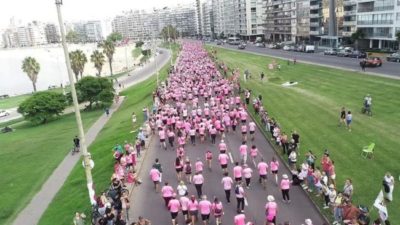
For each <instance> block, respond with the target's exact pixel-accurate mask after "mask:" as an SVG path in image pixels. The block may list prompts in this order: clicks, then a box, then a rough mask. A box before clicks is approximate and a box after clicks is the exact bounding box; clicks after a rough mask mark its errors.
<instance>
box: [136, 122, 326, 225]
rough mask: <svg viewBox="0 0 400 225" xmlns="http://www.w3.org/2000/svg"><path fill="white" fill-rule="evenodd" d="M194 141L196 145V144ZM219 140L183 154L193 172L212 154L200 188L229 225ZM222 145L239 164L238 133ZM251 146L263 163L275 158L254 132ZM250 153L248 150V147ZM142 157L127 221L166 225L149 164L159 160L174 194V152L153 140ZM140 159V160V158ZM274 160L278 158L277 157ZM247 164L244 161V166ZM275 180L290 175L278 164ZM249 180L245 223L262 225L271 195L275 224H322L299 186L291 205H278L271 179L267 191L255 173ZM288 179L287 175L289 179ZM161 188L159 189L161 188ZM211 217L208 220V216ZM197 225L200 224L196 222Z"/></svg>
mask: <svg viewBox="0 0 400 225" xmlns="http://www.w3.org/2000/svg"><path fill="white" fill-rule="evenodd" d="M198 140H199V139H198V137H197V139H196V141H198ZM219 142H220V138H218V139H217V144H215V145H213V144H211V142H210V141H209V140H207V141H206V142H205V143H204V144H200V143H197V144H196V145H195V146H192V145H191V144H186V147H185V151H186V155H187V156H189V158H190V160H191V162H192V165H193V168H194V163H195V161H196V159H197V158H198V157H199V158H200V159H201V160H202V161H203V163H204V164H206V163H205V156H204V155H205V152H206V151H207V150H210V151H212V153H213V160H212V168H213V169H212V171H208V170H207V169H206V166H204V168H205V169H204V172H203V174H204V177H205V183H204V185H203V193H204V194H206V195H207V196H208V199H209V200H210V201H212V199H213V197H214V196H217V197H218V198H219V199H220V200H221V201H222V203H223V205H224V208H225V209H224V211H225V215H224V216H223V224H233V218H234V216H235V215H236V199H235V196H234V190H232V193H231V194H232V196H231V203H229V204H228V203H227V202H226V200H225V194H224V190H223V186H222V184H221V179H222V170H221V168H220V166H219V163H218V160H217V158H218V153H219V150H218V148H217V145H218V143H219ZM225 142H226V143H227V146H228V150H229V151H230V152H231V153H232V156H233V158H234V161H236V160H239V159H240V156H239V146H240V145H241V134H240V131H238V130H236V132H229V133H228V134H227V135H226V138H225ZM252 144H255V145H256V146H257V147H258V149H259V151H260V153H261V154H262V155H263V157H264V158H265V160H266V161H267V162H268V163H269V162H270V161H271V159H272V157H273V156H275V157H277V155H276V154H275V152H274V150H273V149H272V147H271V145H270V144H269V142H268V141H267V140H266V139H265V138H264V136H263V135H262V134H261V133H260V131H259V130H258V129H257V131H256V138H255V141H254V142H251V141H249V143H248V145H249V146H251V145H252ZM249 149H250V147H249ZM147 151H149V152H147V154H146V155H145V156H144V157H146V158H145V159H144V163H143V165H142V168H141V172H140V174H139V176H140V177H141V179H142V180H143V184H142V185H140V186H139V187H136V188H135V189H134V191H133V193H132V195H131V209H130V218H131V221H134V220H137V218H138V216H144V217H145V218H147V219H150V220H151V221H152V224H155V225H161V224H162V225H166V224H170V223H171V222H170V221H171V218H170V213H169V212H168V211H167V209H166V208H165V206H164V204H163V199H162V197H161V194H160V193H155V191H154V189H153V183H152V181H151V180H150V178H149V171H150V169H151V166H152V164H153V163H154V160H155V159H156V158H159V159H160V162H161V164H162V165H163V175H162V179H163V181H162V183H164V182H165V181H168V182H169V183H170V185H172V187H174V189H175V190H176V187H177V185H178V180H177V177H176V173H175V167H174V162H175V157H176V151H175V148H171V147H168V150H167V151H166V150H164V149H162V148H161V147H160V143H159V138H158V136H157V135H156V136H154V137H153V139H152V142H151V144H150V147H149V150H147ZM142 157H143V156H142ZM277 158H278V157H277ZM249 162H250V160H248V164H249V165H250V164H251V163H249ZM280 164H281V166H280V168H279V177H281V176H282V174H284V173H286V174H290V172H289V170H288V169H286V167H284V166H283V163H282V162H281V161H280ZM251 168H252V169H253V171H254V173H253V178H252V181H251V187H250V189H249V190H248V189H245V191H246V193H247V199H248V204H249V206H246V207H245V215H246V218H247V221H252V222H254V223H255V224H257V225H261V224H265V209H264V206H265V204H266V202H267V195H273V196H274V197H275V199H276V202H277V204H278V216H277V223H283V222H285V221H290V222H291V224H295V225H300V224H303V223H304V220H305V219H306V218H311V219H312V221H313V222H314V224H315V225H322V224H323V223H324V219H323V217H322V216H321V215H320V214H319V212H318V210H317V209H316V208H315V206H314V205H313V203H312V202H311V201H310V200H309V198H308V197H307V196H306V194H305V193H304V191H303V190H302V189H301V187H299V186H293V187H292V189H291V190H290V197H291V200H292V202H291V203H290V204H286V203H283V202H282V200H281V199H282V197H281V192H280V190H279V188H278V187H277V185H276V184H275V182H274V180H272V178H273V177H272V176H271V175H270V174H269V175H268V184H267V190H264V189H263V188H262V186H261V184H259V183H258V172H257V170H256V169H254V168H253V166H252V165H251ZM232 169H233V164H232V163H230V164H229V166H228V170H229V173H230V174H231V175H232V173H233V171H232ZM289 177H290V175H289ZM186 185H187V186H188V189H189V195H192V194H195V193H196V191H195V188H194V185H193V184H186ZM161 187H162V186H161ZM211 217H212V216H211ZM214 221H215V220H214V218H213V217H212V219H211V223H210V224H214V223H215V222H214ZM178 222H179V224H183V215H182V213H180V214H179V216H178ZM197 224H200V222H198V223H197Z"/></svg>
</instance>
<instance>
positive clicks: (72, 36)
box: [65, 30, 79, 43]
mask: <svg viewBox="0 0 400 225" xmlns="http://www.w3.org/2000/svg"><path fill="white" fill-rule="evenodd" d="M65 39H66V41H67V42H68V43H78V42H79V35H78V33H77V32H76V31H73V30H71V31H69V32H68V33H67V35H66V36H65Z"/></svg>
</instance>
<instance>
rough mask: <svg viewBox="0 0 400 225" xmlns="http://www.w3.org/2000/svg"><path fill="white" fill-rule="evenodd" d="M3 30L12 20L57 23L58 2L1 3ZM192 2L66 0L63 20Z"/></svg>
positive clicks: (7, 0)
mask: <svg viewBox="0 0 400 225" xmlns="http://www.w3.org/2000/svg"><path fill="white" fill-rule="evenodd" d="M1 1H2V6H1V7H0V28H6V27H7V26H8V24H9V22H10V18H11V17H15V21H16V22H18V21H20V20H21V22H22V23H26V22H29V21H32V20H39V21H43V22H57V13H56V7H55V0H1ZM3 1H4V2H3ZM191 1H192V0H63V3H64V4H63V7H62V12H63V19H64V20H65V21H79V20H90V19H106V18H112V17H113V16H115V15H116V14H119V13H121V12H122V11H124V10H129V9H151V8H153V7H157V8H162V7H164V6H173V5H177V4H178V3H184V2H191Z"/></svg>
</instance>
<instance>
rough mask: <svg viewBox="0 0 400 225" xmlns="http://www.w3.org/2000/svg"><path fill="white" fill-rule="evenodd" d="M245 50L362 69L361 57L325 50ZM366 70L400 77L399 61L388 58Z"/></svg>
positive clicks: (232, 46) (231, 47)
mask: <svg viewBox="0 0 400 225" xmlns="http://www.w3.org/2000/svg"><path fill="white" fill-rule="evenodd" d="M211 45H213V46H217V47H221V48H227V49H235V50H238V49H237V46H236V45H228V44H225V45H216V44H211ZM239 51H244V52H253V53H259V54H263V55H268V56H273V57H280V58H284V59H290V60H293V59H294V58H296V60H297V61H303V62H310V63H315V64H320V65H326V66H331V67H337V68H343V69H348V70H354V71H360V72H361V68H360V64H359V62H360V59H356V58H348V57H337V56H327V55H324V53H323V52H317V53H304V52H293V51H283V50H282V49H269V48H261V47H256V46H254V45H252V44H248V45H247V46H246V49H244V50H239ZM366 72H370V73H375V74H381V75H388V76H393V77H396V78H399V77H400V63H397V62H387V61H386V59H384V61H383V65H382V67H376V68H366Z"/></svg>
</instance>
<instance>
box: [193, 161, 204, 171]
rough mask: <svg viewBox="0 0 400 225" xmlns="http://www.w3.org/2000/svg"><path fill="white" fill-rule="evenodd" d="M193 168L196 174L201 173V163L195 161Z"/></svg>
mask: <svg viewBox="0 0 400 225" xmlns="http://www.w3.org/2000/svg"><path fill="white" fill-rule="evenodd" d="M194 166H195V167H196V172H201V171H203V162H202V161H197V162H196V164H195V165H194Z"/></svg>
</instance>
